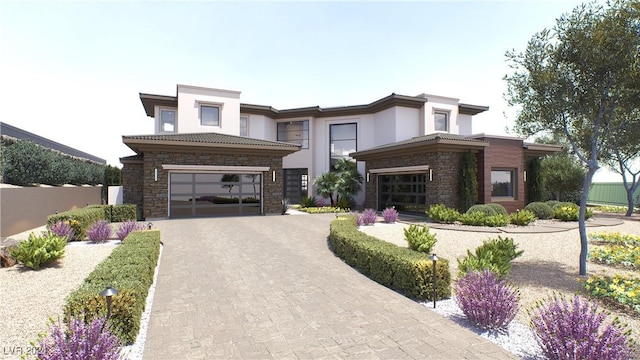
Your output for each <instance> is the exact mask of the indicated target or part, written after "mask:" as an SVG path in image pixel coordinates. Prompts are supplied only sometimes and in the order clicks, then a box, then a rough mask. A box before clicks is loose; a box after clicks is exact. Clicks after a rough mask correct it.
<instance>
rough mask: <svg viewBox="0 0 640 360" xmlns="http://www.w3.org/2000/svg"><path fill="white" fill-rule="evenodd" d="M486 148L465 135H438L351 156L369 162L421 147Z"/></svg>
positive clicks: (481, 141)
mask: <svg viewBox="0 0 640 360" xmlns="http://www.w3.org/2000/svg"><path fill="white" fill-rule="evenodd" d="M485 146H489V143H488V142H486V141H483V140H476V139H471V138H469V137H466V136H463V135H455V134H448V133H436V134H429V135H423V136H417V137H414V138H411V139H407V140H403V141H398V142H395V143H391V144H385V145H380V146H376V147H373V148H370V149H367V150H363V151H356V152H353V153H351V154H349V156H351V157H353V158H354V159H356V160H367V159H370V158H377V157H381V156H382V157H386V156H388V155H389V152H397V151H409V152H413V151H415V149H416V148H419V147H428V148H432V149H433V150H435V149H439V148H445V147H446V148H450V149H455V148H458V149H467V150H472V149H477V150H479V149H482V148H484V147H485Z"/></svg>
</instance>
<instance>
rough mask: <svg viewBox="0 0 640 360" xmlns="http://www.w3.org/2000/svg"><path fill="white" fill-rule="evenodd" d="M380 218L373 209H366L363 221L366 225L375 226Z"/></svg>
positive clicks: (363, 213)
mask: <svg viewBox="0 0 640 360" xmlns="http://www.w3.org/2000/svg"><path fill="white" fill-rule="evenodd" d="M377 218H378V214H377V213H376V211H375V210H373V209H364V211H363V212H362V221H363V222H364V225H373V224H375V223H376V219H377Z"/></svg>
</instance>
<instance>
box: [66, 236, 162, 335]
mask: <svg viewBox="0 0 640 360" xmlns="http://www.w3.org/2000/svg"><path fill="white" fill-rule="evenodd" d="M159 254H160V232H159V231H158V230H148V231H134V232H131V233H130V234H129V236H127V238H125V239H124V240H123V241H122V244H121V245H120V246H118V247H117V248H115V249H114V250H113V252H111V254H110V255H109V257H107V258H106V259H105V260H104V261H103V262H101V263H100V264H98V266H96V268H95V269H94V270H93V272H91V274H89V276H87V278H86V279H85V280H84V283H83V284H82V285H81V286H80V287H79V288H78V289H76V290H75V291H74V292H72V293H71V294H69V296H68V297H67V299H66V304H65V306H64V315H65V318H66V319H71V318H73V317H74V316H76V315H77V316H80V315H82V316H84V317H85V320H86V321H89V320H91V319H92V318H93V317H95V316H104V315H105V314H106V312H107V306H106V303H105V299H104V298H103V297H101V296H100V295H99V293H100V291H102V290H103V289H104V288H105V287H107V286H113V287H114V288H115V289H117V290H118V294H117V295H115V296H114V297H113V303H112V309H111V317H110V318H109V323H110V325H111V329H112V330H113V331H114V333H115V334H116V335H118V337H119V338H120V339H121V340H122V341H123V342H124V343H125V344H132V343H133V342H134V341H135V339H136V336H137V335H138V331H139V330H140V318H141V316H142V313H143V311H144V307H145V304H146V298H147V294H148V292H149V287H150V286H151V284H152V283H153V275H154V271H155V268H156V264H157V262H158V255H159Z"/></svg>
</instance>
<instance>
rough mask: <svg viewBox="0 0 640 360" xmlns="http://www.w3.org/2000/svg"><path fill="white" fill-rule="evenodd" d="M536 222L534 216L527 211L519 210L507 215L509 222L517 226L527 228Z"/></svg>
mask: <svg viewBox="0 0 640 360" xmlns="http://www.w3.org/2000/svg"><path fill="white" fill-rule="evenodd" d="M535 220H536V215H535V214H534V213H533V212H531V211H529V210H520V211H516V212H514V213H511V215H509V222H510V223H512V224H514V225H518V226H527V225H529V224H531V223H532V222H534V221H535Z"/></svg>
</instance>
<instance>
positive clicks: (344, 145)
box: [329, 123, 358, 169]
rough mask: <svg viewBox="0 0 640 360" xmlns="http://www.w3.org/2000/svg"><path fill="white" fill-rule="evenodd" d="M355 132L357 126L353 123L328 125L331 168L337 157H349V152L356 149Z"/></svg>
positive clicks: (356, 131)
mask: <svg viewBox="0 0 640 360" xmlns="http://www.w3.org/2000/svg"><path fill="white" fill-rule="evenodd" d="M357 133H358V127H357V125H356V124H355V123H353V124H334V125H329V148H330V150H329V156H330V160H329V161H330V162H329V165H330V168H331V169H333V168H334V166H335V164H336V162H337V161H338V160H339V159H341V158H347V159H351V157H349V153H352V152H355V151H356V150H358V148H357V144H358V135H357Z"/></svg>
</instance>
